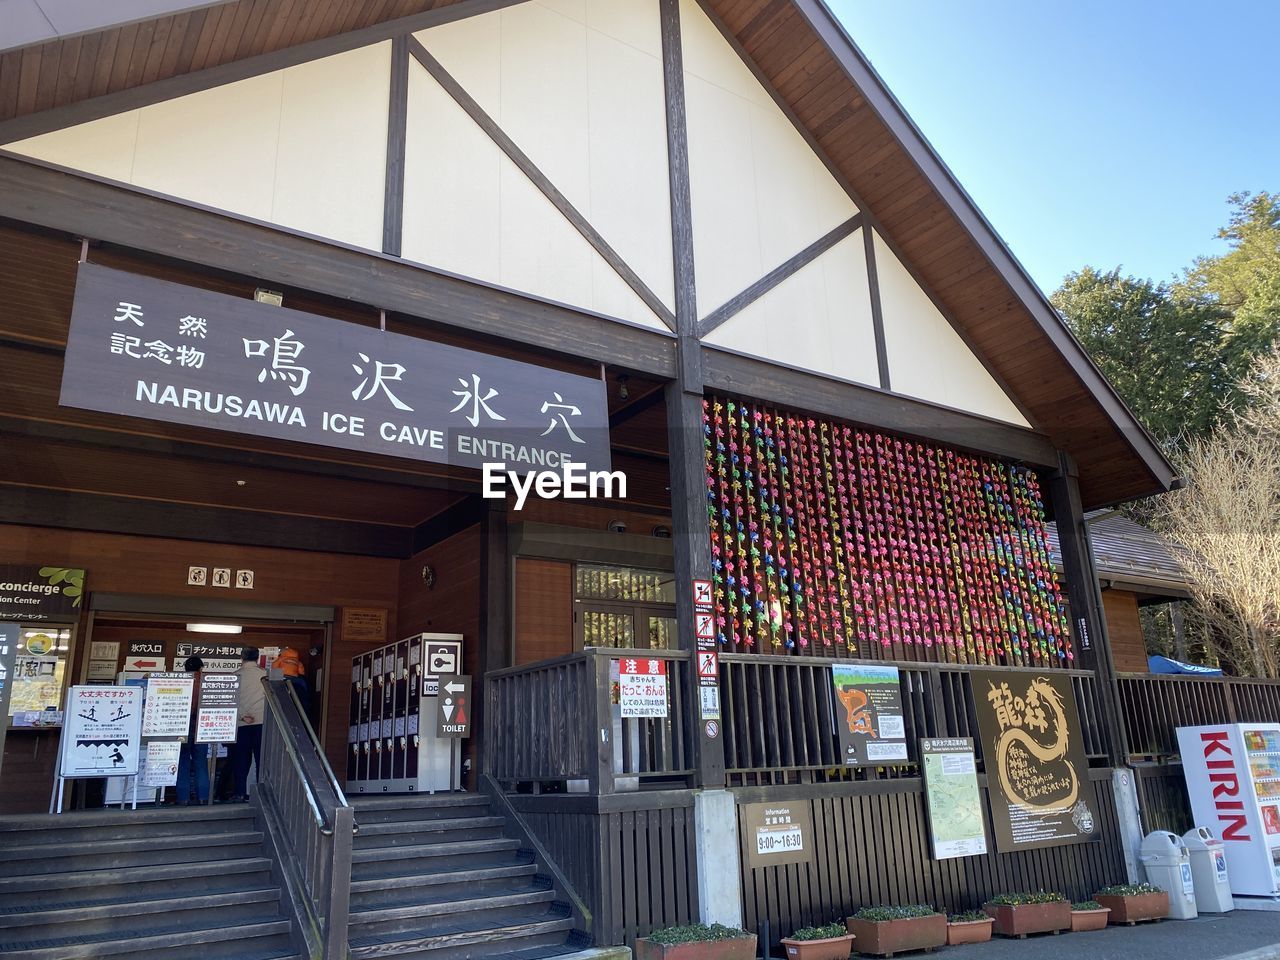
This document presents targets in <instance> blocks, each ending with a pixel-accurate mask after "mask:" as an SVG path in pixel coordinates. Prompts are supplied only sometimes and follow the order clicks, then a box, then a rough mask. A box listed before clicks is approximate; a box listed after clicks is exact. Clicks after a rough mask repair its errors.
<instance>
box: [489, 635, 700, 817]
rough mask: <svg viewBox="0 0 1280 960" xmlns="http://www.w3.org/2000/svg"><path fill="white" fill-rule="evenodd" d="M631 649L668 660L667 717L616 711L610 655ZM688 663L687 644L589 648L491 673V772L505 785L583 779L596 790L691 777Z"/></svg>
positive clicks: (631, 653) (625, 654) (559, 784)
mask: <svg viewBox="0 0 1280 960" xmlns="http://www.w3.org/2000/svg"><path fill="white" fill-rule="evenodd" d="M632 658H636V659H648V660H663V661H665V662H666V669H667V701H668V710H667V716H666V717H635V718H625V719H624V718H621V717H620V716H619V715H618V708H617V706H616V705H615V704H614V703H613V687H614V680H613V678H612V672H611V663H612V662H613V661H621V660H626V659H632ZM690 669H691V666H690V658H689V654H688V653H687V652H684V651H676V650H617V649H612V648H610V649H604V648H590V649H587V650H584V651H583V652H581V653H575V654H572V655H570V656H567V657H560V658H558V659H556V660H546V661H542V662H540V663H535V664H530V665H529V666H524V667H511V668H508V669H505V670H497V671H493V672H490V673H489V674H487V675H486V676H485V703H486V707H487V709H486V711H485V724H486V726H485V743H486V744H488V746H487V748H486V757H485V762H486V764H487V765H488V766H487V772H488V773H489V774H490V775H491V776H492V777H493V778H494V780H496V781H497V782H498V783H499V784H501V785H502V786H503V787H504V788H506V789H516V788H521V789H533V790H541V789H543V788H544V787H550V788H552V789H563V788H564V787H566V786H567V785H569V783H570V781H581V782H582V784H583V785H585V787H586V789H587V791H588V792H589V793H591V794H593V795H595V794H610V793H613V792H614V791H615V789H618V788H620V787H622V786H632V785H634V783H635V782H636V781H639V782H640V783H643V784H645V785H646V786H660V787H669V786H688V785H691V783H692V777H693V769H692V766H693V747H692V734H693V730H692V728H691V726H690V720H691V717H692V714H693V711H691V710H690V709H689V707H688V705H687V704H686V702H685V701H686V689H687V688H686V684H687V682H688V676H689V670H690ZM602 731H603V735H602ZM624 781H625V783H623V782H624ZM575 786H576V785H575Z"/></svg>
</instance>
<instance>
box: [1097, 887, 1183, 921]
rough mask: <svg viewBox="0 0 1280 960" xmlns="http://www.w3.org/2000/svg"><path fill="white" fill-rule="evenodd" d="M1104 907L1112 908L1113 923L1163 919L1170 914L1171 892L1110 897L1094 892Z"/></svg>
mask: <svg viewBox="0 0 1280 960" xmlns="http://www.w3.org/2000/svg"><path fill="white" fill-rule="evenodd" d="M1093 899H1095V900H1097V901H1098V902H1099V903H1100V904H1102V905H1103V906H1104V907H1109V908H1110V909H1111V922H1112V923H1131V924H1132V923H1137V922H1138V921H1139V920H1162V919H1164V918H1165V917H1167V916H1168V915H1169V894H1168V893H1166V892H1165V891H1163V890H1161V891H1160V892H1159V893H1139V894H1137V895H1136V896H1132V897H1110V896H1107V895H1106V894H1094V897H1093Z"/></svg>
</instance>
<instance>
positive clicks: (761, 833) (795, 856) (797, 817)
mask: <svg viewBox="0 0 1280 960" xmlns="http://www.w3.org/2000/svg"><path fill="white" fill-rule="evenodd" d="M742 822H743V825H744V826H745V828H746V834H747V865H748V866H749V867H751V868H752V869H753V870H754V869H756V868H758V867H776V866H779V865H780V864H784V863H805V862H806V861H808V860H810V859H811V858H812V857H813V842H814V840H813V811H812V809H811V808H810V807H809V801H807V800H785V801H781V802H779V803H744V804H743V805H742Z"/></svg>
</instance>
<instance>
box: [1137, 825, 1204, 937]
mask: <svg viewBox="0 0 1280 960" xmlns="http://www.w3.org/2000/svg"><path fill="white" fill-rule="evenodd" d="M1138 859H1139V860H1141V861H1142V865H1143V866H1144V867H1146V868H1147V879H1148V880H1149V881H1150V882H1151V883H1154V884H1155V885H1156V886H1157V887H1160V888H1162V889H1164V890H1167V891H1168V893H1169V916H1170V917H1172V918H1173V919H1175V920H1192V919H1194V918H1195V916H1196V893H1195V884H1194V881H1193V880H1192V877H1191V858H1190V856H1188V854H1187V845H1186V844H1185V843H1183V842H1182V838H1181V837H1179V836H1178V835H1177V834H1176V833H1169V832H1168V831H1166V830H1156V831H1155V832H1154V833H1149V834H1147V838H1146V839H1145V840H1143V841H1142V855H1141V856H1140V857H1139V858H1138Z"/></svg>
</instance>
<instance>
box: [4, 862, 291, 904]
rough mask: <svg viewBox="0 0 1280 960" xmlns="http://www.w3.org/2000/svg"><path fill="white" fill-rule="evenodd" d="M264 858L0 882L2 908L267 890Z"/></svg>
mask: <svg viewBox="0 0 1280 960" xmlns="http://www.w3.org/2000/svg"><path fill="white" fill-rule="evenodd" d="M270 876H271V861H270V860H268V859H267V858H266V857H245V858H243V859H239V860H214V861H212V862H195V863H191V862H184V863H167V864H159V865H155V866H143V867H133V868H131V869H129V870H76V871H69V872H64V873H38V874H29V875H26V876H18V877H4V878H0V910H3V909H6V908H8V907H10V906H25V905H28V904H30V903H31V902H32V900H33V899H35V900H38V901H39V902H40V904H41V905H43V906H45V907H55V906H59V905H60V904H62V903H64V902H70V901H75V902H79V903H85V902H94V901H96V900H102V901H104V902H106V901H108V900H114V899H128V898H134V899H142V898H146V897H150V896H166V895H170V896H171V895H174V894H177V893H182V892H188V891H190V892H213V891H217V890H227V889H232V888H235V889H243V888H246V887H261V886H267V885H269V884H268V881H269V879H270Z"/></svg>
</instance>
